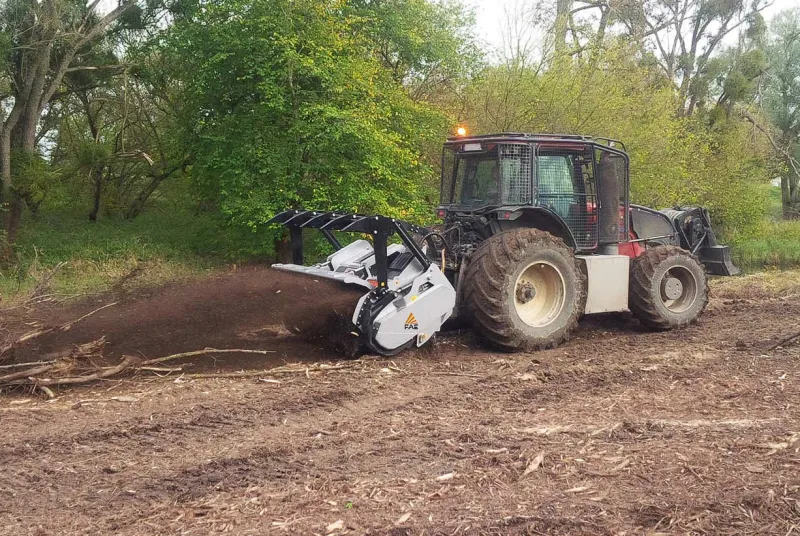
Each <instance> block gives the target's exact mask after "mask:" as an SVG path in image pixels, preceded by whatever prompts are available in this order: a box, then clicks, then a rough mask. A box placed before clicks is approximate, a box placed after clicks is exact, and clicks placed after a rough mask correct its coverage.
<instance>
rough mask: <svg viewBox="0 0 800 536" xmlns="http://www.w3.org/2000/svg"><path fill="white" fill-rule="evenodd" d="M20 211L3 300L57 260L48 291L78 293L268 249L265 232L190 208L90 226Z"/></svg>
mask: <svg viewBox="0 0 800 536" xmlns="http://www.w3.org/2000/svg"><path fill="white" fill-rule="evenodd" d="M26 216H27V219H26V221H25V223H24V225H23V227H22V229H21V230H20V234H19V238H18V240H17V248H16V251H17V254H18V258H19V262H18V263H17V265H16V266H13V267H11V268H6V269H4V270H2V271H0V297H2V298H3V301H10V300H13V299H14V298H15V297H16V298H18V297H19V296H21V295H25V294H26V293H28V292H29V291H30V290H31V289H32V288H34V287H35V286H36V285H37V283H38V282H40V281H41V280H42V279H43V278H45V277H47V274H48V273H49V272H50V271H51V270H52V269H53V268H54V267H55V266H57V265H59V264H60V263H65V264H64V265H63V266H62V267H61V268H59V270H58V271H57V272H56V273H55V275H54V277H53V278H52V290H53V291H55V292H58V293H63V294H76V293H86V292H93V291H101V290H105V289H106V288H108V287H109V286H110V285H112V284H113V283H114V282H116V281H118V280H119V279H120V278H122V277H124V276H125V275H126V274H130V273H131V271H132V270H134V269H135V268H137V267H139V268H141V270H137V271H139V272H140V273H141V275H140V276H137V278H136V282H137V283H141V284H151V283H156V282H160V281H164V280H170V279H175V278H180V277H185V276H189V275H193V274H201V273H206V272H208V271H209V270H213V269H215V268H218V267H220V266H223V265H225V264H230V263H237V262H241V261H244V260H250V259H253V258H256V257H258V252H259V251H265V250H266V246H267V245H266V244H264V243H262V242H263V239H264V237H263V236H258V235H256V234H253V233H250V232H248V231H246V230H242V229H236V228H231V227H229V226H227V225H226V224H225V222H224V221H223V220H222V219H221V218H219V217H217V216H214V215H211V214H197V213H192V212H190V211H188V210H174V209H171V210H160V209H158V208H153V209H150V210H149V211H147V212H145V213H143V214H141V215H140V216H139V217H138V218H136V219H134V220H131V221H126V220H122V219H119V218H110V217H107V218H102V219H100V220H99V221H98V222H96V223H91V222H89V221H88V218H87V217H86V215H85V213H81V214H76V213H75V212H71V211H53V212H48V213H44V214H38V215H30V214H28V215H26Z"/></svg>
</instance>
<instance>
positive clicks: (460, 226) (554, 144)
mask: <svg viewBox="0 0 800 536" xmlns="http://www.w3.org/2000/svg"><path fill="white" fill-rule="evenodd" d="M628 168H629V158H628V154H627V152H626V150H625V146H624V145H623V144H622V143H621V142H620V141H617V140H611V139H607V138H597V137H588V136H572V135H551V134H520V133H501V134H492V135H483V136H458V137H453V138H449V139H448V140H447V141H446V143H445V144H444V150H443V154H442V177H441V203H440V205H439V207H438V209H437V215H438V217H439V218H440V219H441V220H442V223H441V224H439V225H436V226H432V227H430V228H423V227H418V226H416V225H413V224H411V223H408V222H404V221H400V220H397V219H394V218H388V217H385V216H379V215H364V214H349V213H341V212H319V211H310V210H288V211H285V212H282V213H280V214H278V215H276V216H275V217H274V218H273V219H272V220H271V222H272V223H280V224H283V225H285V226H287V227H288V229H289V241H290V248H291V252H292V257H293V259H292V260H293V264H274V265H273V268H275V269H278V270H283V271H286V272H293V273H299V274H304V275H307V276H312V277H314V278H324V279H329V280H334V281H338V282H340V283H342V284H344V285H350V286H356V287H361V288H362V289H363V291H364V294H363V296H361V298H360V300H358V303H357V304H355V309H354V310H353V315H352V323H353V325H354V327H352V329H351V331H352V332H353V333H354V334H357V335H358V336H359V337H360V338H361V340H362V342H363V345H364V346H366V348H367V349H368V350H369V351H372V352H375V353H377V354H380V355H385V356H390V355H394V354H397V353H398V352H400V351H402V350H404V349H406V348H410V347H412V346H422V345H423V344H425V343H426V342H428V341H429V340H430V339H431V337H432V336H433V335H434V334H435V333H436V332H438V331H440V330H441V329H442V326H443V325H444V324H445V322H447V321H448V320H453V319H456V318H457V319H459V320H460V321H466V322H468V323H469V325H471V326H472V328H473V330H474V331H475V333H476V334H477V335H478V336H479V338H481V339H482V340H484V341H486V342H487V343H489V344H490V345H491V346H493V347H495V348H498V349H500V350H505V351H527V350H534V349H540V348H546V347H556V346H557V345H558V344H560V343H561V342H563V341H564V340H566V339H567V338H568V336H569V334H570V332H571V331H572V330H573V329H574V328H575V326H576V324H577V322H578V319H579V318H580V317H581V316H582V315H584V314H595V313H607V312H612V311H627V310H630V311H631V312H632V313H633V314H634V315H635V316H636V317H638V318H639V320H640V321H641V322H642V324H644V325H646V326H649V327H650V328H653V329H657V330H665V329H672V328H680V327H683V326H686V325H688V324H689V323H691V322H693V321H694V320H695V319H696V318H697V317H698V316H699V315H700V314H701V313H702V311H703V309H704V308H705V306H706V303H707V301H708V283H707V276H706V273H710V274H715V275H734V274H736V273H738V269H737V268H736V267H735V266H734V265H733V264H732V263H731V260H730V251H729V248H728V247H727V246H722V245H719V244H717V240H716V237H715V236H714V232H713V230H712V228H711V222H710V220H709V215H708V211H707V210H705V209H704V208H701V207H676V208H671V209H665V210H653V209H650V208H646V207H643V206H638V205H633V204H631V203H630V201H629V176H628ZM303 229H318V230H319V231H321V233H322V234H323V235H324V236H325V238H326V239H327V240H328V242H330V244H331V246H333V248H334V249H335V252H334V253H333V254H331V255H330V256H329V257H328V258H327V259H326V260H325V262H322V263H319V264H315V265H313V266H304V265H303ZM338 232H349V233H359V234H361V235H369V236H371V242H370V241H369V240H366V239H364V238H358V239H356V240H355V241H353V242H350V243H349V244H347V245H344V246H343V245H342V244H341V243H340V242H339V238H340V237H339V236H337V233H338Z"/></svg>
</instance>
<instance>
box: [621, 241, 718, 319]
mask: <svg viewBox="0 0 800 536" xmlns="http://www.w3.org/2000/svg"><path fill="white" fill-rule="evenodd" d="M706 304H708V278H707V277H706V273H705V270H704V269H703V266H702V265H701V264H700V263H699V262H697V260H696V259H695V258H694V257H693V256H692V255H691V253H689V252H688V251H686V250H684V249H681V248H679V247H676V246H656V247H653V248H649V249H648V250H647V251H645V252H644V253H643V254H642V255H640V256H639V257H637V258H636V259H634V260H633V262H632V263H631V281H630V291H629V293H628V308H629V309H630V310H631V312H632V313H633V314H634V315H636V317H637V318H639V320H640V321H641V322H642V324H644V325H646V326H648V327H650V328H653V329H658V330H667V329H673V328H680V327H683V326H687V325H689V324H691V323H692V322H694V321H695V320H697V317H698V316H700V314H701V313H702V312H703V310H704V309H705V308H706Z"/></svg>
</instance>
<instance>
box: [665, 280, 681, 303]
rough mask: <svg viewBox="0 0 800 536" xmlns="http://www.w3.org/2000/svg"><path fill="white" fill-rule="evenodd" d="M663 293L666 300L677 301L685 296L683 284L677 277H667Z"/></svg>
mask: <svg viewBox="0 0 800 536" xmlns="http://www.w3.org/2000/svg"><path fill="white" fill-rule="evenodd" d="M661 292H662V293H663V294H664V298H665V299H667V300H677V299H678V298H680V297H681V295H682V294H683V283H681V280H680V279H678V278H677V277H665V278H664V283H663V286H662V289H661Z"/></svg>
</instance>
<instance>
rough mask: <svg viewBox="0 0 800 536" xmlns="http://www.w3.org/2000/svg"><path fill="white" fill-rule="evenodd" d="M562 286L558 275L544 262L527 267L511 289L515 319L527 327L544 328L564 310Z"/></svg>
mask: <svg viewBox="0 0 800 536" xmlns="http://www.w3.org/2000/svg"><path fill="white" fill-rule="evenodd" d="M565 302H566V285H565V284H564V276H563V275H562V274H561V271H560V270H559V269H558V268H556V267H555V266H554V265H552V264H550V263H549V262H545V261H536V262H534V263H531V264H529V265H528V266H527V267H526V268H525V269H524V270H522V273H520V274H519V277H517V281H516V284H515V285H514V308H515V309H516V311H517V316H519V318H520V320H522V321H523V322H524V323H525V324H527V325H529V326H531V327H536V328H538V327H544V326H546V325H548V324H550V323H551V322H553V321H554V320H555V319H556V318H558V315H559V314H561V311H562V310H563V309H564V303H565Z"/></svg>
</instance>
